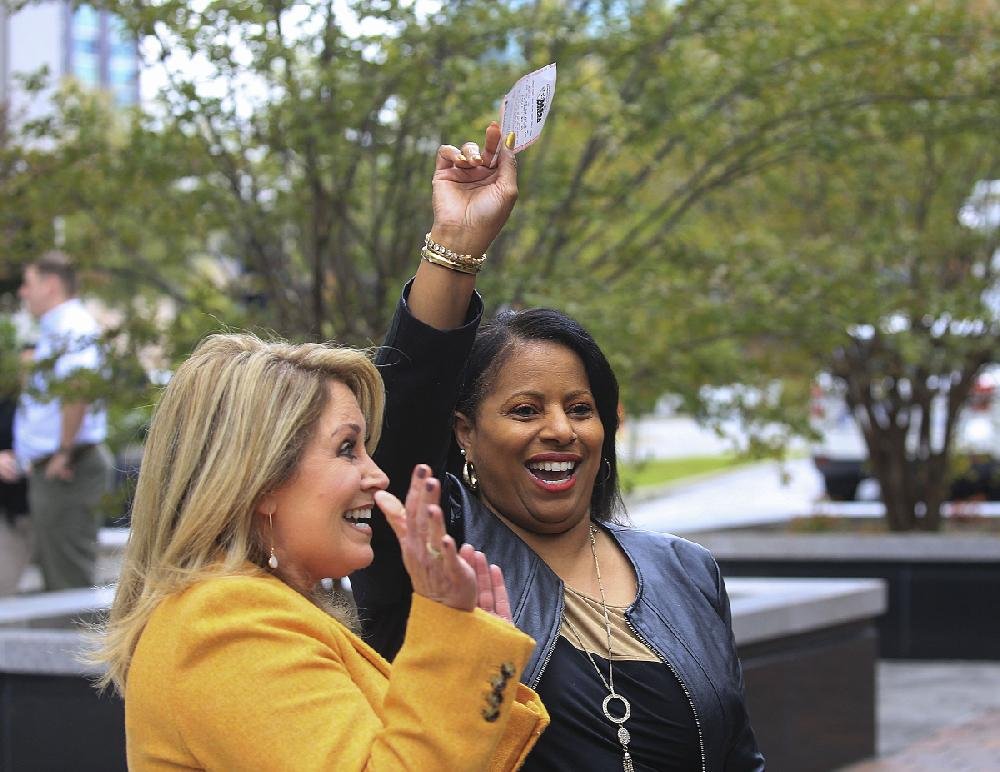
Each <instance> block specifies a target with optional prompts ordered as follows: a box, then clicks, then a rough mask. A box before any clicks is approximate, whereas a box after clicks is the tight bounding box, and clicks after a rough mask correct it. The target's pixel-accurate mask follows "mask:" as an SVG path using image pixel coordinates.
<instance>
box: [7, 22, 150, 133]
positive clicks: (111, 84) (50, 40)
mask: <svg viewBox="0 0 1000 772" xmlns="http://www.w3.org/2000/svg"><path fill="white" fill-rule="evenodd" d="M43 70H45V71H46V72H47V73H48V82H49V87H48V88H47V89H44V90H42V91H41V92H38V93H34V94H31V93H28V92H27V91H26V90H25V88H24V84H23V78H24V77H25V76H31V75H34V74H37V73H39V72H41V71H43ZM67 77H73V78H76V79H77V80H79V81H80V83H82V84H84V85H85V86H89V87H92V88H99V89H103V90H106V91H107V92H108V93H109V94H110V95H111V96H112V98H113V99H114V101H115V103H116V104H118V105H121V106H128V105H133V104H136V103H137V102H138V101H139V48H138V43H137V41H136V39H135V38H134V37H132V36H131V35H130V34H129V33H128V31H127V30H126V29H125V28H124V26H123V24H122V22H121V20H120V19H118V18H117V17H116V16H114V15H113V14H111V13H109V12H107V11H102V10H98V9H96V8H94V7H92V6H89V5H79V6H75V7H74V5H73V4H72V3H70V2H42V3H35V4H32V5H28V6H26V7H25V8H23V9H21V10H20V11H16V12H14V13H10V12H8V11H6V10H5V6H4V5H0V100H2V103H3V104H4V105H7V107H8V109H9V114H10V115H11V117H12V118H13V119H14V120H15V121H17V120H25V119H31V118H37V117H39V116H41V115H44V114H45V113H47V112H48V110H49V104H50V100H51V93H52V88H53V87H55V86H56V85H57V84H58V83H59V82H60V81H61V80H63V79H64V78H67Z"/></svg>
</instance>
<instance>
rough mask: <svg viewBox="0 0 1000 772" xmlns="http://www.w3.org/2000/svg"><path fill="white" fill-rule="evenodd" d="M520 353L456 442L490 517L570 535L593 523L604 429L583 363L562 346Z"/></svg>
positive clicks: (527, 346)
mask: <svg viewBox="0 0 1000 772" xmlns="http://www.w3.org/2000/svg"><path fill="white" fill-rule="evenodd" d="M515 345H516V346H517V349H516V350H515V351H514V352H513V353H512V354H511V355H510V357H509V358H508V359H507V361H506V362H504V365H503V367H501V368H500V371H499V374H498V376H497V378H496V380H495V382H494V383H493V385H492V390H491V391H490V392H489V393H488V394H487V395H486V396H485V397H484V398H483V400H482V402H481V403H480V404H479V409H478V410H477V411H476V415H475V416H474V417H472V420H470V417H468V416H463V415H462V414H460V413H459V414H457V416H456V424H455V434H456V437H457V439H458V442H459V444H460V445H461V446H462V447H463V448H465V450H466V454H467V458H468V459H469V460H470V461H472V462H473V464H474V465H475V467H476V474H477V476H478V477H479V491H480V496H481V497H482V500H483V502H484V503H485V504H486V505H487V506H488V507H489V508H490V509H491V510H493V511H494V512H495V513H497V514H499V515H501V516H502V517H503V518H504V519H506V520H508V521H509V522H510V523H512V524H513V525H515V526H517V527H519V528H522V529H524V530H525V531H528V532H530V533H537V534H558V533H563V532H565V531H568V530H570V529H571V528H572V527H573V526H575V525H578V524H579V523H581V522H585V521H587V520H588V515H589V512H590V499H591V493H592V492H593V488H594V480H595V478H596V476H597V472H598V470H599V468H600V465H601V446H602V444H603V442H604V427H603V425H602V424H601V421H600V418H599V417H598V414H597V408H596V404H595V401H594V396H593V394H591V391H590V382H589V381H588V379H587V373H586V371H585V370H584V366H583V362H582V360H581V359H580V357H578V356H577V355H576V354H575V353H574V352H573V351H571V350H570V349H568V348H566V347H565V346H562V345H560V344H558V343H550V342H547V341H522V342H519V343H516V344H515Z"/></svg>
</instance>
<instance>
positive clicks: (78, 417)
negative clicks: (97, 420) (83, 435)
mask: <svg viewBox="0 0 1000 772" xmlns="http://www.w3.org/2000/svg"><path fill="white" fill-rule="evenodd" d="M88 407H89V405H88V404H87V403H86V402H71V403H69V404H64V405H63V406H62V421H61V423H60V426H59V447H60V448H65V449H68V448H71V447H73V445H74V443H75V442H76V436H77V435H78V434H79V433H80V427H81V426H82V425H83V417H84V416H85V415H86V414H87V408H88Z"/></svg>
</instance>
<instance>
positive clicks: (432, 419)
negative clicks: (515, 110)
mask: <svg viewBox="0 0 1000 772" xmlns="http://www.w3.org/2000/svg"><path fill="white" fill-rule="evenodd" d="M511 144H512V143H511ZM494 154H497V155H498V156H499V158H498V159H497V165H496V168H492V169H491V168H489V167H490V163H491V161H492V160H493V156H494ZM516 199H517V169H516V164H515V161H514V154H513V153H512V152H511V151H510V150H509V149H508V148H507V147H506V146H504V145H501V144H500V128H499V127H498V126H497V125H496V124H495V123H494V124H491V125H490V127H489V128H488V129H487V130H486V140H485V143H484V145H483V146H482V148H480V147H479V146H478V145H477V144H476V143H472V142H467V143H465V144H464V145H462V147H461V149H459V148H458V147H456V146H454V145H442V146H441V147H440V148H438V151H437V155H436V157H435V170H434V178H433V209H434V223H433V225H432V227H431V229H430V239H431V241H432V242H434V243H435V244H437V245H440V247H441V248H443V249H448V250H451V251H452V252H453V253H456V254H458V255H471V256H480V255H482V254H483V253H484V252H486V251H487V249H488V247H489V245H490V244H491V243H492V242H493V239H494V238H495V237H496V235H497V233H499V231H500V229H501V228H502V227H503V225H504V223H505V222H506V221H507V218H508V217H509V215H510V212H511V210H512V209H513V207H514V202H515V201H516ZM420 248H421V245H419V244H415V245H414V255H415V256H419V255H420V252H421V249H420ZM447 263H448V261H447V260H437V261H435V262H429V261H428V260H427V259H424V258H420V263H419V267H418V268H417V273H416V276H415V277H414V279H413V281H412V283H411V284H410V285H409V286H408V287H407V288H405V289H404V296H403V298H402V299H401V300H400V302H399V305H398V306H397V308H396V314H395V316H394V317H393V320H392V323H391V325H390V327H389V330H388V332H387V334H386V338H385V341H384V343H383V346H382V347H381V348H380V349H379V353H378V355H377V356H376V360H375V361H376V364H377V365H378V366H379V370H380V372H381V374H382V378H383V380H384V381H385V387H386V409H385V418H384V420H383V424H382V439H381V440H380V442H379V446H378V449H377V450H376V452H375V461H376V463H377V464H378V465H379V466H380V467H381V468H382V469H383V470H384V471H385V472H386V474H388V475H389V481H390V485H389V490H390V491H391V492H392V493H394V494H395V495H396V496H397V497H399V498H403V497H404V496H405V495H406V490H407V485H408V481H409V479H410V474H411V472H412V470H413V468H414V466H415V465H416V464H418V463H422V464H428V465H429V466H430V467H431V468H432V469H433V474H434V475H435V476H437V477H438V478H439V479H441V481H442V483H444V484H445V485H447V478H446V476H445V465H446V459H447V453H448V446H449V443H450V441H451V417H452V412H453V410H454V406H455V401H456V399H457V397H458V389H459V386H460V384H461V377H462V371H463V369H464V366H465V361H466V358H467V357H468V354H469V350H470V349H471V347H472V342H473V340H474V338H475V334H476V329H477V327H478V325H479V320H480V317H481V313H482V303H481V301H480V300H479V298H478V296H476V295H474V290H475V278H476V277H475V274H474V273H466V272H463V271H461V270H456V269H453V268H451V267H448V265H447ZM445 494H446V495H445V497H444V501H445V504H446V505H447V492H445ZM446 514H447V512H446ZM372 529H373V535H372V548H373V549H374V551H375V560H374V561H373V562H372V564H371V565H370V566H369V567H368V568H366V569H364V570H363V571H359V572H357V573H355V574H354V575H352V576H351V583H352V586H353V587H354V597H355V600H356V601H357V604H358V611H359V613H360V617H361V622H362V625H363V627H364V633H365V638H366V639H367V640H368V642H369V643H370V644H371V645H372V646H374V647H375V648H376V649H377V650H378V651H379V652H380V653H381V654H382V655H383V656H385V657H387V658H389V659H391V658H392V657H393V656H395V653H396V651H397V650H398V649H399V646H400V644H401V643H402V640H403V632H404V630H405V626H406V617H407V615H408V613H409V606H410V590H411V585H410V579H409V576H408V575H407V573H406V571H405V569H404V567H403V562H402V559H401V556H400V553H399V543H398V542H397V541H396V539H395V537H394V536H393V534H392V531H391V530H390V528H389V526H388V524H387V523H386V522H385V518H384V517H382V516H381V515H380V514H378V513H376V515H375V516H374V517H373V519H372ZM453 530H454V529H453ZM455 535H456V536H457V537H458V538H461V533H460V532H458V531H455Z"/></svg>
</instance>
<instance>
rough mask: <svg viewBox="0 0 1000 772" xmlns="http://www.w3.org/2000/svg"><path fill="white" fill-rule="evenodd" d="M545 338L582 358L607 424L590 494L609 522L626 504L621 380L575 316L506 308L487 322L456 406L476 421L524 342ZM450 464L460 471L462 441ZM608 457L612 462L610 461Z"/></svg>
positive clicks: (597, 515)
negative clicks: (621, 478) (619, 441)
mask: <svg viewBox="0 0 1000 772" xmlns="http://www.w3.org/2000/svg"><path fill="white" fill-rule="evenodd" d="M534 341H544V342H548V343H556V344H558V345H561V346H565V347H566V348H568V349H569V350H570V351H572V352H573V353H574V354H576V355H577V356H578V357H580V360H581V361H582V362H583V368H584V371H585V372H586V373H587V380H588V381H589V382H590V391H591V393H592V394H593V395H594V401H595V403H596V406H597V415H598V417H599V418H600V421H601V425H602V426H603V427H604V445H603V446H602V449H601V456H602V460H601V464H600V468H599V469H598V472H597V479H596V480H595V481H594V491H593V493H592V494H591V497H590V514H591V517H593V518H594V519H595V520H599V521H601V522H608V521H612V520H617V519H619V518H621V516H622V515H623V513H624V506H623V504H622V500H621V493H620V491H619V486H618V459H617V455H616V453H615V434H616V433H617V431H618V379H617V378H615V373H614V371H613V370H612V369H611V365H610V364H609V362H608V359H607V357H605V356H604V352H602V351H601V348H600V346H598V345H597V342H596V341H595V340H594V338H593V337H592V336H591V334H590V333H589V332H587V331H586V330H585V329H584V328H583V326H582V325H581V324H580V323H579V322H577V321H576V320H575V319H573V318H571V317H569V316H567V315H566V314H564V313H562V312H561V311H556V310H554V309H551V308H529V309H526V310H523V311H501V312H500V313H499V314H497V316H496V318H494V319H493V321H491V322H489V323H488V324H486V325H485V326H483V327H482V328H481V329H480V331H479V334H478V335H477V336H476V340H475V342H474V343H473V346H472V352H471V354H470V355H469V359H468V362H467V363H466V369H465V376H464V380H463V383H462V386H461V389H460V391H459V396H458V402H457V404H456V405H455V409H456V410H457V411H458V412H460V413H463V414H464V415H466V416H468V418H469V420H471V421H475V419H476V413H477V411H478V409H479V406H480V404H481V403H482V401H483V399H484V398H485V397H486V396H487V395H488V394H489V393H490V392H491V391H492V389H493V384H494V382H495V381H496V376H497V373H499V372H500V370H501V368H502V367H503V366H504V364H506V363H507V361H508V360H509V359H510V357H511V355H512V354H513V353H514V352H515V351H516V350H517V348H518V346H519V345H520V344H522V343H528V342H534ZM449 461H450V464H449V466H450V468H451V470H452V471H453V472H456V473H457V472H458V470H460V469H461V464H462V459H461V455H460V454H459V452H458V443H457V442H456V441H455V440H454V439H453V441H452V452H451V454H450V458H449ZM605 461H606V462H607V463H605Z"/></svg>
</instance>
